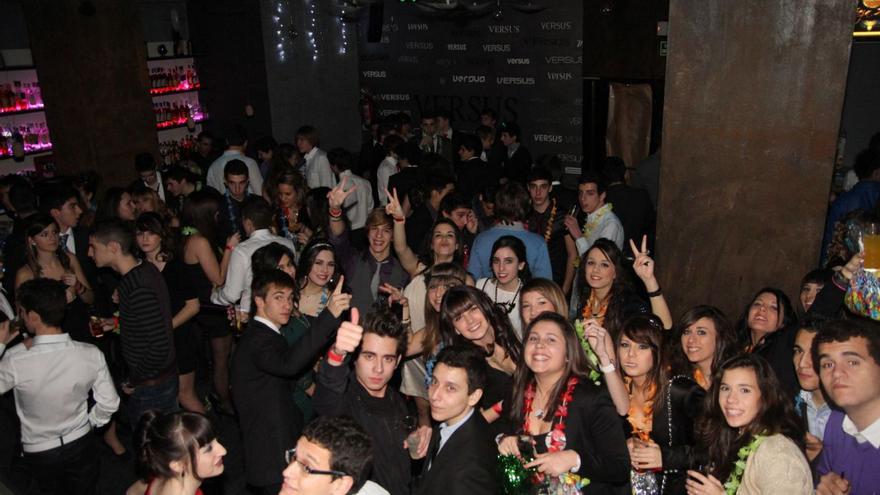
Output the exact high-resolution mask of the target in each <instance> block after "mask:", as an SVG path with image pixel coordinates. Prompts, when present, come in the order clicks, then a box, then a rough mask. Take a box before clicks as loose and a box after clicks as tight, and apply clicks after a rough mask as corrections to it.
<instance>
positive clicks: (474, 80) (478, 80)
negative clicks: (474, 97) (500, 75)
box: [452, 75, 486, 84]
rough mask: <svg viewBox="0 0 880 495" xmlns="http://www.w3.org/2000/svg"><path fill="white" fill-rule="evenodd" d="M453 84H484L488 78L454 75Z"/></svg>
mask: <svg viewBox="0 0 880 495" xmlns="http://www.w3.org/2000/svg"><path fill="white" fill-rule="evenodd" d="M452 82H454V83H470V84H476V83H484V82H486V76H466V75H453V76H452Z"/></svg>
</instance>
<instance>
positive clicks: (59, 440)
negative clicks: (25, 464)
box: [21, 423, 92, 454]
mask: <svg viewBox="0 0 880 495" xmlns="http://www.w3.org/2000/svg"><path fill="white" fill-rule="evenodd" d="M90 431H92V426H91V425H90V424H89V423H86V424H84V425H82V426H80V427H79V428H77V429H75V430H73V431H72V432H70V433H68V434H66V435H61V436H59V437H55V438H52V439H49V440H45V441H42V442H38V443H25V444H22V446H21V450H23V451H24V452H25V453H27V454H39V453H41V452H45V451H47V450H52V449H57V448H58V447H63V446H64V445H67V444H69V443H71V442H74V441H76V440H79V439H80V438H82V437H84V436H86V435H87V434H88V433H89V432H90Z"/></svg>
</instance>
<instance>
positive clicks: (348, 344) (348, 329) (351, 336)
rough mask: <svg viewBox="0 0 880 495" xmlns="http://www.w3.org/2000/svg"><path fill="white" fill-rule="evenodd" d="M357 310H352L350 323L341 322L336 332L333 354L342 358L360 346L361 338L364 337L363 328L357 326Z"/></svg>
mask: <svg viewBox="0 0 880 495" xmlns="http://www.w3.org/2000/svg"><path fill="white" fill-rule="evenodd" d="M358 318H359V315H358V310H357V308H352V310H351V321H343V322H342V325H339V330H337V331H336V342H334V343H333V352H334V353H335V354H339V355H340V356H344V355H346V354H348V353H350V352H354V351H355V349H357V347H358V346H359V345H360V344H361V337H363V335H364V327H362V326H360V325H358Z"/></svg>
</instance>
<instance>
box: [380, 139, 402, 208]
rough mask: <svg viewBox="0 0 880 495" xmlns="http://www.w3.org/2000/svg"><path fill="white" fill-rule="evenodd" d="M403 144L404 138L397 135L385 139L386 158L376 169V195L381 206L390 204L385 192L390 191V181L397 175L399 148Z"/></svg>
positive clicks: (383, 144)
mask: <svg viewBox="0 0 880 495" xmlns="http://www.w3.org/2000/svg"><path fill="white" fill-rule="evenodd" d="M402 144H403V138H401V137H400V136H398V135H396V134H392V135H390V136H388V137H387V138H385V141H384V142H383V143H382V146H383V147H384V149H385V158H384V159H383V160H382V161H381V162H380V163H379V167H378V168H377V169H376V193H377V196H378V199H379V206H385V205H387V204H388V197H387V196H386V195H385V190H386V189H388V180H389V179H390V178H391V176H392V175H394V174H396V173H397V170H398V168H397V162H398V159H397V147H398V146H400V145H402Z"/></svg>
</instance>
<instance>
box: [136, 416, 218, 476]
mask: <svg viewBox="0 0 880 495" xmlns="http://www.w3.org/2000/svg"><path fill="white" fill-rule="evenodd" d="M136 431H137V434H136V435H135V439H136V441H137V444H138V445H137V450H138V453H137V471H138V475H139V476H140V478H141V479H142V480H144V481H149V480H151V479H154V478H161V479H171V478H174V477H175V476H176V474H175V473H174V471H172V470H171V468H170V467H169V464H170V463H172V462H174V461H180V462H183V463H184V464H185V465H187V466H188V467H189V468H190V469H191V470H192V473H193V476H194V477H195V478H196V479H199V477H198V476H199V475H198V473H197V472H196V457H197V455H198V451H199V449H201V448H202V447H204V446H205V445H208V444H210V443H211V442H213V441H214V440H216V439H217V433H216V432H215V431H214V426H213V425H212V424H211V420H209V419H208V418H207V417H206V416H205V415H203V414H199V413H193V412H186V411H182V412H176V413H169V414H160V413H158V412H155V411H147V412H146V413H144V415H143V416H142V417H141V419H140V421H139V423H138V426H137V430H136Z"/></svg>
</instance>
